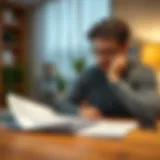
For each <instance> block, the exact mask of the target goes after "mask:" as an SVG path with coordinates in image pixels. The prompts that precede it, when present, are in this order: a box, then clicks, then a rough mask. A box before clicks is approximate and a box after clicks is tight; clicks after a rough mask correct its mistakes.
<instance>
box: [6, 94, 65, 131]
mask: <svg viewBox="0 0 160 160" xmlns="http://www.w3.org/2000/svg"><path fill="white" fill-rule="evenodd" d="M7 101H8V106H9V109H10V111H11V112H12V114H13V116H14V117H15V118H16V120H17V123H18V124H19V125H20V127H22V129H26V130H27V129H35V128H40V127H43V126H54V125H64V124H67V123H68V118H67V117H64V116H60V115H58V114H57V113H56V112H55V111H53V110H52V109H50V108H49V107H48V106H45V105H43V104H39V103H37V102H34V101H32V100H28V99H26V98H23V97H21V96H18V95H15V94H10V95H8V99H7Z"/></svg>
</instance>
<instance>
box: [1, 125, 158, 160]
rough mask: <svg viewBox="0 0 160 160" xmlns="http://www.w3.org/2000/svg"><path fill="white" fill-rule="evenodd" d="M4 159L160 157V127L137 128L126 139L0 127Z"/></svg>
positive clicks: (137, 159)
mask: <svg viewBox="0 0 160 160" xmlns="http://www.w3.org/2000/svg"><path fill="white" fill-rule="evenodd" d="M0 137H1V138H0V157H1V158H0V159H2V160H159V159H160V151H159V148H160V129H159V130H157V131H148V130H146V131H142V130H140V129H137V130H136V131H134V132H132V133H131V134H130V135H128V136H127V137H126V138H125V139H123V140H111V139H100V138H86V137H78V136H69V135H62V134H61V135H58V134H53V133H42V132H41V133H31V132H30V133H29V132H28V133H26V132H18V131H11V130H8V129H3V128H1V129H0Z"/></svg>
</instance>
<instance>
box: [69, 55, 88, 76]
mask: <svg viewBox="0 0 160 160" xmlns="http://www.w3.org/2000/svg"><path fill="white" fill-rule="evenodd" d="M72 65H73V67H74V69H75V71H76V72H77V73H78V74H80V73H82V72H83V71H84V69H85V68H86V60H85V58H84V57H78V58H76V59H72Z"/></svg>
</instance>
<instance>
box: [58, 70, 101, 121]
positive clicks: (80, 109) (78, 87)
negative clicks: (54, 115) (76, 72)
mask: <svg viewBox="0 0 160 160" xmlns="http://www.w3.org/2000/svg"><path fill="white" fill-rule="evenodd" d="M93 72H94V71H93V70H92V69H91V70H88V71H87V72H85V73H83V74H82V75H81V77H80V78H79V79H78V81H77V82H76V83H75V85H73V87H72V88H71V90H70V91H69V93H68V94H67V97H66V98H65V100H63V101H61V102H60V103H59V106H60V109H61V111H62V112H65V113H68V114H78V115H79V116H81V117H83V118H87V119H88V118H89V119H95V118H101V116H102V115H101V113H100V112H99V111H98V109H97V108H96V107H94V106H92V105H91V104H89V102H88V101H87V97H88V93H89V88H90V80H91V79H92V75H94V74H93Z"/></svg>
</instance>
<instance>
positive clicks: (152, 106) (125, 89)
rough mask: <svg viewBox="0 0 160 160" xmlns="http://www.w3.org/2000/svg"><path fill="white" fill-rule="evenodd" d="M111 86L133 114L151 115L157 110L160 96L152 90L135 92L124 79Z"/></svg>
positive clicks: (159, 104)
mask: <svg viewBox="0 0 160 160" xmlns="http://www.w3.org/2000/svg"><path fill="white" fill-rule="evenodd" d="M112 88H113V90H114V93H115V94H116V95H117V97H118V98H119V99H120V100H121V102H122V103H123V104H124V106H125V107H126V108H127V109H128V110H129V111H130V113H131V114H133V115H134V116H138V117H151V116H153V115H154V114H155V113H156V112H158V111H159V108H160V98H159V95H158V94H157V93H156V92H155V91H154V90H153V91H152V90H146V91H143V92H135V91H134V90H133V89H132V88H131V87H130V86H129V85H128V84H127V83H125V82H124V81H117V82H115V83H113V84H112Z"/></svg>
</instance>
